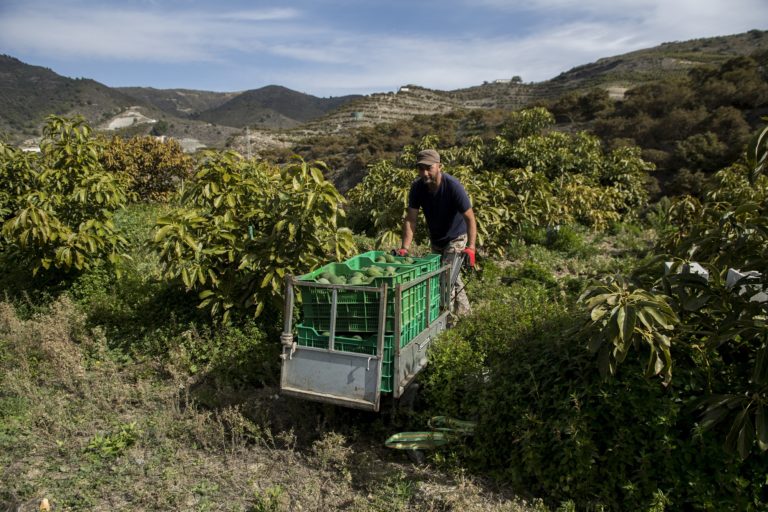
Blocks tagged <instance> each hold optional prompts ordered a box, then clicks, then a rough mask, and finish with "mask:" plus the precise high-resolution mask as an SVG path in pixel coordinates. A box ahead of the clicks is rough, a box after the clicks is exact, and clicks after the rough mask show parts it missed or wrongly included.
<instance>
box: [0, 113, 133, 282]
mask: <svg viewBox="0 0 768 512" xmlns="http://www.w3.org/2000/svg"><path fill="white" fill-rule="evenodd" d="M43 135H44V136H43V141H42V143H41V149H42V151H41V153H40V155H39V156H34V157H30V156H27V155H24V154H23V153H22V152H21V151H17V150H16V151H14V150H8V148H5V149H4V150H3V151H2V157H4V158H5V159H7V160H10V162H9V163H8V164H7V165H5V164H4V165H2V166H0V167H2V168H3V171H0V173H2V172H11V173H12V174H14V176H13V177H12V178H11V179H10V180H9V182H10V183H11V191H12V194H13V196H12V197H11V198H10V200H9V199H8V196H6V199H5V205H2V204H0V207H2V208H4V209H5V210H6V211H7V212H9V213H6V216H5V222H4V224H3V227H2V232H3V237H4V243H5V248H6V251H7V254H8V256H9V257H10V258H11V259H12V260H14V261H15V262H16V263H18V264H20V265H22V266H25V267H27V268H28V269H30V270H31V272H32V274H37V273H38V272H40V271H41V270H48V269H57V270H60V271H63V272H71V271H82V270H84V269H87V268H89V267H91V266H93V265H95V264H98V263H99V262H101V261H102V260H108V261H109V263H111V264H116V263H118V262H119V261H120V260H121V259H122V258H123V256H124V251H125V249H126V241H125V239H124V238H123V237H122V236H120V234H119V233H118V232H117V230H116V229H115V225H114V223H113V222H112V217H113V215H114V212H115V211H116V210H117V209H119V208H121V207H123V205H124V204H125V202H126V193H125V190H124V188H123V186H122V184H121V183H120V182H119V181H118V180H117V179H116V177H115V176H114V175H113V174H111V173H109V172H106V171H105V170H104V168H103V166H102V165H101V163H100V162H99V146H98V144H96V142H95V141H94V140H93V139H92V138H91V129H90V127H89V126H88V125H86V124H85V123H84V121H83V120H82V119H79V120H74V121H70V120H67V119H64V118H60V117H55V116H51V117H49V118H48V123H47V124H46V126H45V129H44V134H43ZM19 171H22V172H19Z"/></svg>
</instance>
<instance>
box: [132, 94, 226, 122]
mask: <svg viewBox="0 0 768 512" xmlns="http://www.w3.org/2000/svg"><path fill="white" fill-rule="evenodd" d="M117 90H119V91H121V92H124V93H125V94H127V95H129V96H131V97H133V98H137V99H139V100H141V101H142V102H144V103H146V104H147V105H152V106H154V107H155V108H157V109H159V110H162V111H163V112H166V113H168V114H171V115H174V116H177V117H189V116H191V115H193V114H196V113H198V112H202V111H205V110H209V109H213V108H216V107H218V106H220V105H222V104H224V103H226V102H227V101H229V100H231V99H232V98H234V97H235V96H237V95H238V94H240V92H211V91H194V90H190V89H155V88H153V87H119V88H118V89H117Z"/></svg>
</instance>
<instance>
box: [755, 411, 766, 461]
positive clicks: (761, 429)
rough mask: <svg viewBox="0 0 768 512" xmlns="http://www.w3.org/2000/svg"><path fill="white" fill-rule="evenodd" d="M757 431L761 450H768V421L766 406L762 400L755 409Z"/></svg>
mask: <svg viewBox="0 0 768 512" xmlns="http://www.w3.org/2000/svg"><path fill="white" fill-rule="evenodd" d="M755 431H756V434H757V445H758V446H759V447H760V450H761V451H765V450H768V421H766V418H765V408H764V407H763V404H762V402H758V404H757V410H756V411H755Z"/></svg>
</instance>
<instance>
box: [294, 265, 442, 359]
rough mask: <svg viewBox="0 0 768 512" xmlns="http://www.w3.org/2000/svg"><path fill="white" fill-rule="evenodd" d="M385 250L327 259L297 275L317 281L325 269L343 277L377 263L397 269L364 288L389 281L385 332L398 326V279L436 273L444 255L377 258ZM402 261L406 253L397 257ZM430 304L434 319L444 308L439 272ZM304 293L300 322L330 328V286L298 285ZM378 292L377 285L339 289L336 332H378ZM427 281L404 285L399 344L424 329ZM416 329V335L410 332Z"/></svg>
mask: <svg viewBox="0 0 768 512" xmlns="http://www.w3.org/2000/svg"><path fill="white" fill-rule="evenodd" d="M384 254H386V253H384V252H383V251H369V252H366V253H363V254H360V255H357V256H354V257H352V258H350V259H349V260H347V261H346V262H344V263H329V264H328V265H325V266H323V267H321V268H319V269H317V270H315V271H313V272H311V273H309V274H306V275H304V276H301V277H299V279H300V280H302V281H314V280H315V279H317V278H318V276H320V275H321V274H322V273H324V272H331V273H333V274H335V275H341V276H345V277H349V276H351V275H352V274H353V273H354V272H357V271H359V270H360V269H362V268H366V267H370V266H376V267H380V268H386V267H389V266H391V267H393V268H395V269H396V273H395V275H394V276H382V277H376V278H374V280H373V282H372V283H370V284H367V285H364V286H366V287H371V288H377V287H379V286H380V285H381V284H382V283H384V282H385V283H387V286H388V290H387V305H386V314H385V325H384V330H385V333H387V334H394V328H395V314H394V312H395V290H394V286H395V285H396V284H405V283H408V282H410V281H412V280H414V279H416V278H417V277H419V276H421V275H423V274H424V273H427V272H433V271H435V270H438V269H439V268H440V255H439V254H430V255H427V256H424V257H418V258H414V262H413V263H412V264H405V263H398V262H389V263H376V262H375V258H376V257H377V256H379V255H384ZM396 260H400V261H401V260H402V258H396ZM429 281H430V301H429V302H430V303H429V310H428V312H429V320H430V322H432V321H434V320H435V319H436V318H437V317H438V315H439V313H440V277H439V276H434V277H432V278H430V280H429ZM299 291H300V293H301V294H302V324H303V325H304V326H306V327H312V328H314V329H316V330H318V331H320V332H322V331H326V330H328V329H330V324H331V299H332V291H331V290H330V289H329V288H322V287H317V288H314V287H306V286H302V287H300V288H299ZM379 301H380V294H379V293H378V292H377V291H374V290H373V289H372V290H371V291H349V290H339V291H338V294H337V301H336V331H337V332H350V333H363V334H369V333H375V332H377V331H378V324H379ZM426 313H427V303H426V282H421V283H419V284H417V285H414V286H412V287H410V288H408V289H406V290H403V292H402V297H401V300H400V326H401V338H400V339H401V343H403V344H404V343H407V342H408V341H410V339H412V338H413V337H415V335H416V334H418V333H419V332H421V330H423V329H424V328H426V319H425V314H426ZM413 329H417V330H416V331H415V333H414V334H413V335H411V332H412V330H413Z"/></svg>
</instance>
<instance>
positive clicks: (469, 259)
mask: <svg viewBox="0 0 768 512" xmlns="http://www.w3.org/2000/svg"><path fill="white" fill-rule="evenodd" d="M461 252H463V253H464V254H466V255H467V262H469V266H470V268H475V250H474V249H473V248H471V247H467V248H466V249H464V250H463V251H461Z"/></svg>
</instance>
